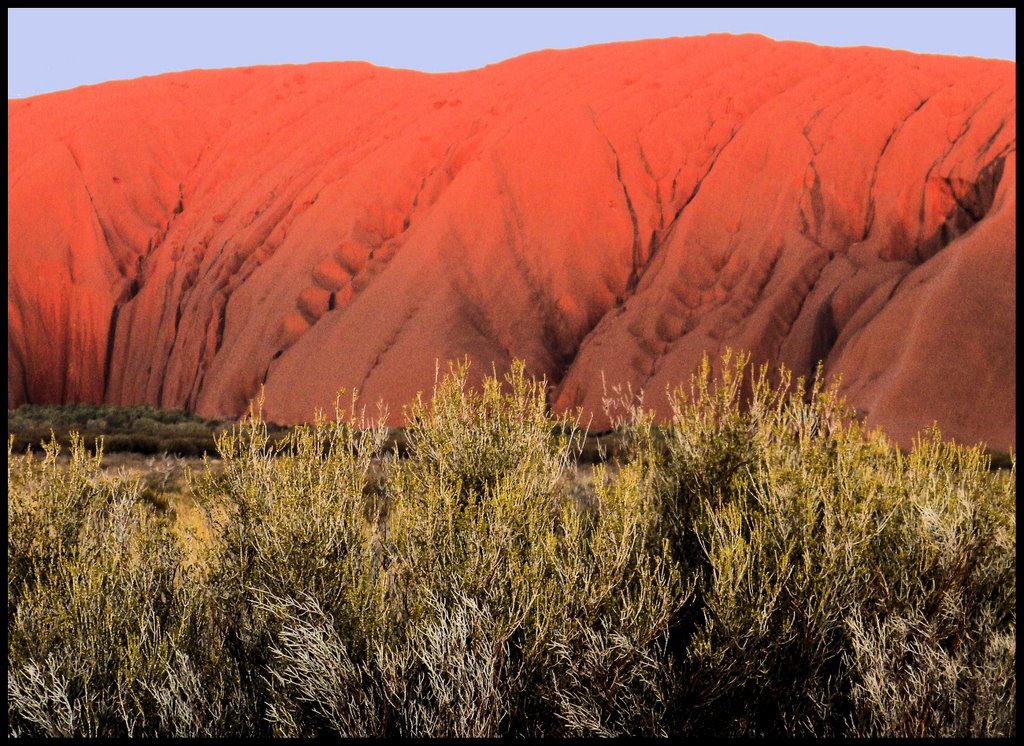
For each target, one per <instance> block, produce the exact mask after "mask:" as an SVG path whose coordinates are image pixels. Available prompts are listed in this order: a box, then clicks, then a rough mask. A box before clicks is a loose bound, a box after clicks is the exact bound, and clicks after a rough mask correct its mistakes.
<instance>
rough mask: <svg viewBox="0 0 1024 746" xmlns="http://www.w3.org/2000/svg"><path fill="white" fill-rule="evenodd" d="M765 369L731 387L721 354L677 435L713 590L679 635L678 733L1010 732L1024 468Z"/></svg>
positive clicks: (694, 552)
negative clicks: (895, 435)
mask: <svg viewBox="0 0 1024 746" xmlns="http://www.w3.org/2000/svg"><path fill="white" fill-rule="evenodd" d="M730 364H731V365H732V368H731V370H730ZM746 368H747V361H746V360H745V359H744V358H743V357H740V358H738V359H736V360H734V361H732V362H731V363H730V361H729V360H726V361H725V362H724V367H723V372H722V376H721V378H718V379H714V380H713V379H712V378H711V376H710V373H709V366H708V365H707V364H706V363H705V365H704V366H703V367H702V369H701V370H700V371H699V372H698V373H697V375H696V376H695V379H694V382H693V385H692V386H691V395H690V396H689V397H684V396H683V395H682V392H681V391H677V392H676V395H675V397H674V403H673V408H674V413H675V416H674V418H673V421H672V423H671V424H670V426H669V427H668V432H667V436H666V442H667V443H668V449H669V453H668V456H667V457H666V459H665V460H664V461H663V462H662V472H663V475H662V478H661V489H662V490H663V500H664V501H665V506H666V513H667V517H668V522H669V525H670V526H671V528H672V530H671V533H672V536H673V538H674V540H675V541H677V542H679V543H680V544H682V545H683V546H682V548H681V550H680V554H681V556H683V557H684V561H685V563H686V566H687V567H688V568H689V569H690V571H691V572H693V573H694V582H695V584H696V593H695V594H694V600H693V603H692V604H690V605H688V606H687V607H686V608H684V610H683V613H682V614H680V617H679V626H678V627H677V628H676V630H675V634H676V635H678V637H679V638H680V640H678V641H677V650H679V651H680V660H679V661H678V662H677V663H678V668H677V670H678V672H679V679H678V681H679V689H678V690H677V696H678V697H679V700H678V702H679V705H680V706H679V708H678V709H677V710H676V712H678V713H680V714H681V716H682V717H681V722H680V723H679V725H678V727H680V728H682V729H684V730H688V731H691V732H713V733H716V734H727V735H749V734H772V733H776V734H788V735H807V734H816V735H836V734H847V735H849V734H855V735H872V734H887V735H910V734H916V735H924V734H928V735H939V734H942V735H976V734H978V733H980V732H985V733H987V734H988V735H996V734H999V735H1007V733H1006V731H1005V727H1006V725H1007V723H1009V724H1010V727H1011V728H1012V727H1013V726H1012V722H1013V717H1014V716H1013V714H1012V713H1011V714H1010V715H1009V716H1008V717H1007V705H1006V702H1007V701H1008V700H1007V698H1006V697H1007V694H1006V692H1007V689H1008V688H1009V690H1010V691H1014V690H1015V684H1014V683H1013V679H1012V674H1011V676H1010V679H1009V682H1006V681H1004V680H1003V679H1001V678H1000V677H1002V676H1004V675H1005V672H1006V671H1007V670H1008V666H1009V667H1012V661H1013V648H1012V646H1007V645H1006V643H1005V640H1006V639H1007V635H1009V638H1010V639H1012V637H1013V633H1014V630H1015V623H1016V622H1015V614H1014V608H1015V583H1016V565H1015V536H1014V532H1013V526H1014V518H1013V516H1014V504H1013V501H1014V496H1015V491H1016V487H1015V469H1014V470H1013V471H1011V472H1010V473H993V472H991V470H990V469H989V464H988V462H987V458H986V457H985V456H984V454H983V452H982V450H981V449H980V448H973V449H972V448H963V447H960V446H957V445H955V444H949V443H943V442H942V441H941V439H940V438H939V437H938V433H928V434H926V435H925V436H923V437H922V439H921V440H920V441H919V442H918V443H917V444H916V445H915V447H914V449H913V450H912V451H911V453H910V454H909V456H903V455H902V454H900V453H899V451H897V450H896V449H894V448H892V447H891V446H890V445H889V444H888V443H886V442H885V440H884V438H883V437H882V436H881V435H880V434H878V433H874V434H865V433H864V432H862V430H861V428H860V427H859V426H858V425H857V424H856V423H855V422H854V421H853V418H852V413H851V412H848V411H847V410H846V409H845V406H844V405H843V403H842V401H841V400H840V398H839V397H838V395H837V393H836V387H835V384H834V385H833V386H831V387H828V388H825V387H823V386H822V385H821V384H820V382H819V381H814V382H812V383H810V384H806V383H805V382H803V381H797V382H795V383H793V384H792V385H790V382H789V380H788V378H787V377H786V375H785V373H783V374H782V375H781V379H782V384H783V385H782V386H777V387H771V386H768V385H767V383H766V377H765V370H764V369H763V368H762V369H760V370H751V371H749V377H748V378H746V379H744V371H745V369H746ZM744 381H745V383H744ZM787 387H788V389H789V390H788V392H787V390H786V388H787ZM687 545H688V546H687ZM698 547H699V550H698V549H697V548H698ZM897 631H899V632H900V633H901V634H903V637H902V638H900V639H902V644H895V640H896V639H897V638H899V635H897V634H896V632H897ZM1000 655H1001V656H1003V658H1002V659H1001V660H1000V661H999V662H998V665H992V663H993V661H992V660H991V659H992V656H996V657H998V656H1000ZM944 656H947V657H948V658H949V659H948V660H947V657H944ZM1007 656H1008V657H1007ZM899 671H904V672H909V673H902V674H901V673H894V672H899ZM951 671H952V672H953V673H951ZM882 672H885V674H886V675H888V676H890V677H894V678H889V679H886V678H885V675H883V673H882ZM1011 699H1012V697H1011ZM901 708H902V709H901ZM894 709H900V711H901V712H903V715H902V716H900V717H901V718H902V720H901V723H902V725H900V726H899V727H895V726H894V722H893V719H892V718H893V716H892V711H893V710H894ZM996 711H998V712H999V713H1000V715H998V716H997V715H995V714H994V712H996ZM1001 718H1002V719H1001Z"/></svg>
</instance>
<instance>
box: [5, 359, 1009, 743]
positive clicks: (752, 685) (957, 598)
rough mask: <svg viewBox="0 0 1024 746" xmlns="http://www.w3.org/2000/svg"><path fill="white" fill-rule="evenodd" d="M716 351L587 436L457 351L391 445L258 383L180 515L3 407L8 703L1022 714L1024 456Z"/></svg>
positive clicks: (662, 728)
mask: <svg viewBox="0 0 1024 746" xmlns="http://www.w3.org/2000/svg"><path fill="white" fill-rule="evenodd" d="M715 367H716V368H718V370H719V371H720V372H719V373H715V372H713V369H712V366H711V364H710V363H708V362H707V361H705V364H704V366H703V367H702V368H701V369H700V370H699V371H697V373H696V374H695V375H694V377H693V378H692V380H691V381H690V383H689V385H688V386H686V387H683V388H680V389H678V390H676V391H675V392H672V394H671V401H672V403H673V412H674V416H673V418H672V420H671V422H670V423H668V424H666V425H664V426H658V427H655V426H654V425H653V423H652V419H651V416H650V414H649V413H648V412H646V411H645V409H644V407H643V404H642V401H640V400H639V399H638V398H636V397H630V396H619V397H615V398H616V401H609V406H610V407H613V408H614V409H615V410H616V411H617V412H618V424H617V426H616V433H615V438H616V440H615V442H616V450H615V454H614V457H607V461H606V462H605V463H598V464H596V465H593V466H590V465H585V466H579V465H577V464H576V461H577V458H578V456H579V454H580V452H581V451H582V450H583V448H584V444H585V438H584V433H582V432H581V431H580V429H579V428H577V427H576V426H575V424H574V423H573V422H572V421H570V420H567V419H565V418H562V419H560V420H559V419H557V418H554V417H552V415H551V414H550V413H549V412H548V410H547V408H546V405H545V396H544V391H545V388H544V384H543V382H537V381H534V380H532V379H530V378H529V377H527V376H526V375H525V374H524V370H523V367H522V366H521V365H518V364H517V365H516V366H514V367H513V369H512V371H511V372H510V373H509V375H508V376H506V377H505V378H504V379H503V380H500V381H499V380H497V379H495V378H488V379H486V380H485V381H484V383H483V384H482V386H481V387H479V388H471V387H469V386H468V385H467V371H466V368H465V367H464V366H462V367H455V368H453V369H452V371H451V372H450V374H449V375H448V376H447V377H446V378H445V379H444V380H442V381H440V382H439V383H438V384H437V385H436V386H435V389H434V391H433V395H432V397H431V398H430V399H429V400H427V401H420V402H418V403H416V404H415V405H413V406H412V407H411V408H410V409H409V411H408V412H407V415H408V417H407V420H408V428H407V429H406V431H405V434H404V446H403V448H402V453H401V455H399V452H398V449H397V448H396V447H395V446H394V444H393V442H391V441H389V434H388V431H387V429H386V428H384V427H383V426H375V425H373V424H372V423H367V422H365V421H364V420H363V419H362V417H361V416H360V415H359V414H358V413H356V412H354V411H352V407H349V408H348V409H347V410H346V411H338V412H336V413H335V415H336V417H334V418H330V419H320V420H318V421H316V422H315V423H313V424H311V425H308V426H301V427H296V428H293V429H291V430H290V431H288V432H287V433H285V434H284V435H283V436H282V437H280V438H275V437H273V434H272V433H271V432H270V431H269V430H268V426H267V425H266V424H265V423H264V422H263V421H262V420H261V419H260V417H259V414H258V411H257V412H256V413H255V414H254V415H253V416H251V417H250V418H248V419H246V420H244V421H243V422H242V423H240V424H238V425H236V426H233V427H232V428H230V429H229V430H227V431H226V432H223V433H221V434H218V435H217V437H216V446H217V450H218V452H219V454H220V459H221V460H220V461H219V462H218V463H217V464H216V465H215V464H214V462H213V461H210V460H207V461H206V463H205V465H203V466H201V467H200V468H198V469H196V470H190V471H189V473H188V478H187V485H186V486H185V491H186V492H187V493H188V496H189V497H190V499H191V500H192V501H194V505H195V506H197V508H198V509H199V510H200V511H201V516H202V521H201V522H200V523H201V524H202V525H201V529H202V530H198V529H197V528H196V527H195V526H194V525H188V526H185V525H183V522H182V521H180V520H177V519H175V518H174V517H173V516H172V515H171V513H170V512H168V511H167V510H164V509H161V507H160V506H159V505H158V504H156V503H155V502H154V501H153V500H147V499H145V498H144V492H145V490H146V485H145V484H144V480H141V479H138V478H135V477H132V476H131V475H128V474H126V473H124V472H122V473H120V474H111V473H109V472H105V471H104V470H103V469H102V466H101V464H102V459H103V454H102V449H101V448H95V449H93V451H92V452H90V450H88V449H87V448H86V445H85V443H84V441H83V440H82V438H80V437H74V438H72V439H71V440H70V445H69V450H70V457H69V458H65V457H64V456H63V455H61V454H60V453H59V451H60V446H59V445H58V443H57V442H56V441H50V442H49V443H48V444H47V445H46V447H45V449H44V452H43V453H42V455H34V454H32V453H31V452H26V453H21V452H20V451H19V450H16V449H15V448H14V445H13V438H9V445H8V492H9V507H8V550H7V552H8V574H7V591H8V607H7V620H8V621H7V626H8V654H7V656H8V657H7V661H8V690H7V691H8V723H9V725H8V728H9V734H10V735H24V736H76V735H85V736H96V735H100V736H156V735H159V736H225V735H241V736H268V735H275V736H329V735H339V734H340V735H353V736H359V735H364V736H391V735H398V736H495V735H520V736H532V735H549V736H590V735H609V736H611V735H620V734H647V735H674V734H679V735H691V736H694V735H712V736H714V735H719V736H722V735H726V736H737V735H738V736H742V735H765V736H771V735H776V734H782V735H824V736H1012V735H1015V733H1016V704H1015V703H1016V678H1015V676H1016V675H1015V662H1016V649H1015V633H1016V512H1015V498H1016V461H1015V459H1014V458H1011V459H1010V461H1011V463H1010V465H1009V468H1007V469H1002V470H993V469H991V468H990V463H989V458H988V456H986V455H985V453H984V452H983V451H982V450H981V449H980V448H966V447H963V446H959V445H955V444H950V443H945V442H943V441H942V440H941V438H940V437H939V434H938V433H937V432H929V433H925V434H923V435H922V436H921V438H920V440H919V442H918V443H917V444H916V446H915V448H914V449H913V450H912V451H911V452H910V453H908V454H903V453H900V452H899V451H898V450H896V449H894V448H893V447H891V446H890V445H889V444H888V443H887V442H886V441H885V439H884V438H883V437H882V436H881V435H880V434H878V433H866V432H864V431H863V429H862V428H861V426H860V425H858V424H857V423H856V422H855V421H854V420H853V418H852V417H851V416H850V412H848V411H847V409H846V408H845V406H844V404H843V402H842V401H841V400H840V399H839V398H838V397H837V395H836V393H835V389H834V388H829V387H823V386H822V385H821V384H820V382H804V381H791V380H790V378H789V376H788V374H786V373H785V371H776V372H773V373H772V375H771V376H769V372H768V371H767V370H765V369H755V368H753V367H751V366H750V365H748V363H747V361H746V359H744V358H743V357H742V356H731V355H727V356H726V357H725V358H724V359H723V360H722V361H720V365H717V366H715ZM389 443H390V444H389ZM606 456H607V455H606Z"/></svg>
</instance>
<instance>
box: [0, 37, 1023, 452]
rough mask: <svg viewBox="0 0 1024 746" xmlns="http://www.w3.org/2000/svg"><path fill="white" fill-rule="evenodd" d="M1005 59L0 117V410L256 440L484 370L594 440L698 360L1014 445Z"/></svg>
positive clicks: (112, 104) (227, 75)
mask: <svg viewBox="0 0 1024 746" xmlns="http://www.w3.org/2000/svg"><path fill="white" fill-rule="evenodd" d="M1015 74H1016V68H1015V65H1014V64H1013V63H1011V62H1006V61H999V60H984V59H976V58H961V57H943V56H934V55H917V54H911V53H907V52H900V51H891V50H884V49H876V48H844V49H836V48H828V47H819V46H814V45H810V44H803V43H795V42H775V41H771V40H769V39H766V38H764V37H760V36H748V35H744V36H729V35H713V36H707V37H693V38H684V39H679V38H674V39H660V40H651V41H643V42H631V43H617V44H607V45H600V46H594V47H585V48H580V49H574V50H564V51H552V50H547V51H543V52H537V53H533V54H529V55H525V56H523V57H519V58H515V59H512V60H509V61H506V62H503V63H500V64H496V65H491V66H488V67H485V68H482V69H479V70H473V71H468V72H463V73H453V74H427V73H420V72H415V71H411V70H397V69H388V68H378V67H374V66H372V65H369V64H365V63H353V62H345V63H321V64H311V65H302V66H274V67H255V68H244V69H229V70H196V71H190V72H185V73H176V74H168V75H160V76H156V77H149V78H140V79H136V80H130V81H118V82H111V83H105V84H102V85H96V86H86V87H82V88H77V89H74V90H71V91H66V92H60V93H54V94H47V95H43V96H36V97H32V98H27V99H15V100H9V101H8V107H7V110H8V115H7V119H8V229H7V234H8V317H7V319H8V321H7V327H8V348H7V349H8V358H7V360H8V363H7V365H8V389H7V392H8V393H7V399H8V407H12V406H17V405H18V404H20V403H23V402H34V403H44V402H67V401H91V402H96V401H107V402H111V403H119V404H128V403H149V404H156V405H160V406H167V407H185V408H187V409H189V410H191V411H195V412H197V413H199V414H201V415H207V416H232V415H238V414H240V413H241V412H243V411H244V410H245V409H246V408H247V406H248V402H249V401H250V399H251V398H252V397H253V396H254V395H256V393H257V392H258V391H259V389H260V387H261V386H265V391H266V404H265V413H266V415H267V416H268V417H269V418H271V419H274V420H277V421H282V422H295V421H300V420H306V419H309V418H310V417H311V416H312V414H313V412H314V411H315V410H316V409H317V408H325V409H330V407H331V406H332V404H333V401H334V398H335V394H336V392H337V391H338V389H339V388H342V387H344V388H346V389H352V388H357V389H358V391H359V392H360V393H361V395H362V401H363V402H365V403H367V404H369V405H370V406H371V411H372V405H373V403H374V402H377V401H378V400H384V401H385V402H387V404H388V405H389V408H390V412H391V415H390V417H391V420H392V421H393V422H397V421H400V419H401V407H402V405H403V404H404V403H406V402H408V401H410V400H412V399H414V398H415V396H416V394H417V392H419V391H429V389H430V387H431V386H432V383H433V380H434V376H435V370H436V366H437V361H438V360H440V361H441V365H442V367H443V366H444V361H446V360H453V359H461V358H463V357H468V358H469V359H470V360H471V361H472V362H473V370H474V371H475V372H476V374H477V375H481V374H482V373H484V372H490V371H491V369H492V365H493V366H495V368H496V369H497V370H498V371H499V372H500V371H501V370H503V369H505V368H507V366H508V365H509V363H510V361H511V360H512V359H513V358H522V359H525V360H526V361H527V368H528V370H529V371H530V372H532V373H534V374H538V375H540V374H543V375H545V376H547V378H548V380H549V381H550V382H551V387H552V388H551V401H552V403H553V405H554V406H555V407H556V408H559V409H571V408H574V407H577V406H579V407H582V408H583V410H584V412H585V413H586V416H589V415H591V414H593V415H594V417H595V419H594V424H595V426H597V427H601V426H602V425H604V424H606V420H605V418H604V415H603V413H602V409H601V399H602V395H603V393H604V388H603V387H611V386H613V385H615V384H625V383H629V384H631V385H632V386H633V388H634V389H640V388H642V389H644V390H645V391H646V392H647V398H646V401H647V403H648V405H650V406H653V407H654V408H655V409H656V410H657V411H658V412H659V414H661V415H665V414H667V412H668V410H667V403H666V401H665V398H664V396H663V392H664V391H665V388H666V387H667V386H674V385H675V384H677V383H679V382H680V381H682V380H685V379H686V377H687V376H688V374H689V372H690V371H691V370H692V369H693V368H694V367H695V366H696V364H697V363H698V361H699V360H700V357H701V355H702V353H703V352H704V351H710V352H712V353H713V354H714V353H716V352H717V351H719V350H722V349H724V348H725V347H734V348H745V349H748V350H750V351H752V353H753V354H754V357H755V359H756V360H759V361H769V362H783V363H785V364H786V365H788V366H790V367H791V368H793V369H794V370H795V371H797V372H798V373H804V374H806V373H809V372H810V371H812V370H813V369H814V367H815V366H816V365H817V364H818V363H819V361H820V362H822V363H823V365H824V369H825V371H826V372H827V373H828V374H840V375H841V376H842V381H843V384H842V385H843V390H844V392H845V393H846V395H847V396H848V398H849V400H850V401H851V403H852V404H853V405H854V406H856V407H857V408H858V409H859V410H861V412H862V413H863V414H864V415H865V417H866V419H867V422H868V423H869V424H871V425H874V424H877V425H881V426H882V427H883V428H884V429H885V430H886V431H887V432H889V433H890V435H891V436H892V437H893V438H895V439H896V440H897V441H898V442H900V443H903V444H907V443H909V441H910V439H911V438H912V436H913V435H914V433H915V432H917V431H918V430H919V429H920V428H922V427H925V426H928V425H929V424H931V423H932V422H933V421H937V422H938V424H939V426H940V427H941V428H942V430H943V432H944V433H946V434H948V435H950V436H952V437H955V438H957V439H959V440H963V441H969V442H975V441H985V442H987V443H989V444H990V445H991V446H993V447H997V448H1006V447H1008V446H1010V445H1013V444H1015V425H1016V421H1015V418H1016V414H1015V411H1016V344H1015V334H1016V321H1015V315H1016V284H1015V282H1016V280H1015V270H1016V82H1015Z"/></svg>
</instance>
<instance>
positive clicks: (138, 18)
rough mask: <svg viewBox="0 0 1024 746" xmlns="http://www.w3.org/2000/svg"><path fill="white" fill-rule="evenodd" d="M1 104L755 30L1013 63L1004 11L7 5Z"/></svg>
mask: <svg viewBox="0 0 1024 746" xmlns="http://www.w3.org/2000/svg"><path fill="white" fill-rule="evenodd" d="M7 21H8V23H7V96H8V97H9V98H11V97H14V98H20V97H23V96H32V95H35V94H38V93H45V92H49V91H55V90H61V89H64V88H73V87H75V86H78V85H82V84H86V83H99V82H101V81H104V80H114V79H119V78H134V77H138V76H140V75H152V74H155V73H161V72H170V71H173V70H188V69H192V68H197V67H238V66H244V65H260V64H279V63H286V62H293V63H301V62H314V61H321V60H366V61H369V62H372V63H374V64H377V65H386V66H389V67H411V68H415V69H417V70H426V71H431V72H443V71H451V70H466V69H471V68H475V67H481V66H482V65H487V64H490V63H492V62H498V61H500V60H503V59H507V58H509V57H514V56H516V55H519V54H523V53H525V52H530V51H533V50H537V49H544V48H563V47H577V46H582V45H584V44H596V43H599V42H606V41H618V40H626V39H645V38H651V37H662V36H691V35H695V34H706V33H710V32H715V31H726V32H730V33H743V32H748V31H753V32H757V33H761V34H765V35H766V36H770V37H772V38H774V39H798V40H802V41H811V42H815V43H818V44H829V45H835V46H851V45H862V44H863V45H869V46H881V47H891V48H897V49H909V50H912V51H915V52H930V53H938V54H958V55H973V56H978V57H999V58H1004V59H1014V60H1015V59H1016V42H1017V39H1016V32H1015V27H1016V9H1013V8H1003V9H999V8H995V9H923V10H918V9H880V10H861V9H845V10H833V9H818V10H804V9H731V10H730V9H658V8H654V9H643V8H632V9H590V10H587V9H580V10H578V9H549V10H534V9H530V10H522V9H504V10H502V9H477V10H462V9H391V10H387V9H342V10H302V9H282V10H264V9H250V10H230V9H229V10H224V9H220V10H218V9H206V10H204V9H184V10H183V9H163V10H159V9H137V10H119V9H102V10H101V9H74V10H69V9H10V8H9V9H8V11H7Z"/></svg>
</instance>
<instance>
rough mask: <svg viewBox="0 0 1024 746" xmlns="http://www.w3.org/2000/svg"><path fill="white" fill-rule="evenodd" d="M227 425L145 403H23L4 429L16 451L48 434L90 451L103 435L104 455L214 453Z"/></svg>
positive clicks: (9, 416)
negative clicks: (74, 440) (75, 437)
mask: <svg viewBox="0 0 1024 746" xmlns="http://www.w3.org/2000/svg"><path fill="white" fill-rule="evenodd" d="M228 427H230V423H227V422H224V421H220V420H206V419H203V418H201V417H196V416H194V415H189V414H186V413H185V412H183V411H181V410H175V409H158V408H156V407H148V406H140V407H115V406H112V405H108V404H66V405H60V406H57V405H50V406H37V405H28V404H26V405H22V406H21V407H18V408H17V409H13V410H8V411H7V432H8V435H11V436H13V437H14V449H15V450H17V451H19V452H20V451H24V450H25V449H26V448H31V449H32V450H34V451H39V450H41V448H42V443H43V442H45V441H48V440H49V439H50V436H51V433H52V434H53V436H54V437H55V438H56V441H57V443H59V444H60V445H61V446H62V447H64V448H68V447H70V445H71V442H72V433H74V434H75V435H78V436H80V437H81V438H82V439H83V440H84V442H85V444H86V447H87V448H89V449H94V447H95V443H96V441H97V440H98V439H100V438H102V439H103V449H104V450H105V451H106V452H107V453H114V452H134V453H141V454H145V455H152V454H159V453H170V454H176V455H179V456H201V455H202V454H203V453H209V454H210V455H214V454H216V445H215V442H214V436H215V435H217V434H218V433H221V432H224V431H225V430H226V429H227V428H228ZM278 430H280V428H278Z"/></svg>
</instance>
